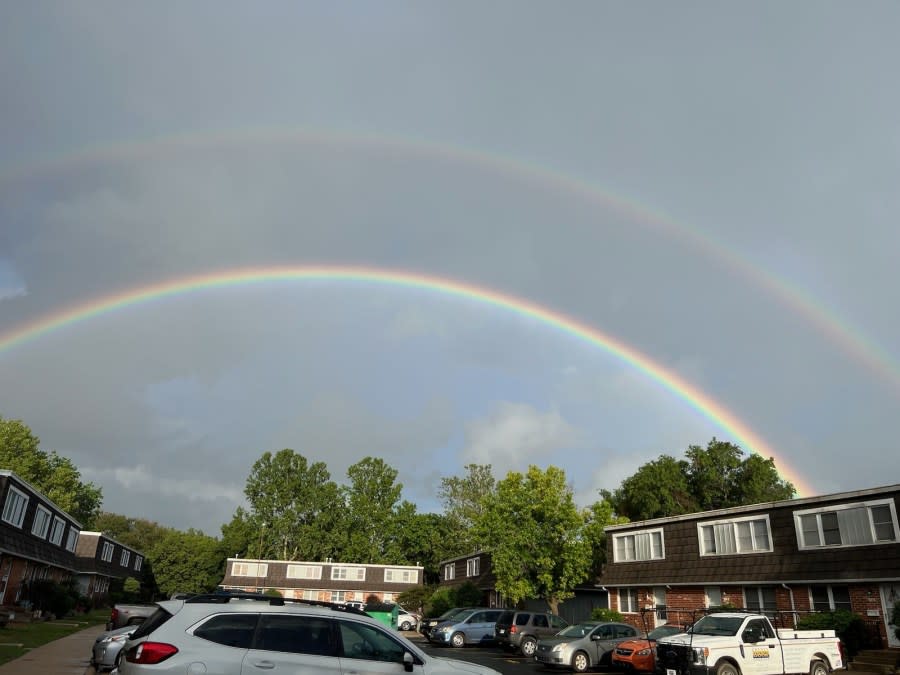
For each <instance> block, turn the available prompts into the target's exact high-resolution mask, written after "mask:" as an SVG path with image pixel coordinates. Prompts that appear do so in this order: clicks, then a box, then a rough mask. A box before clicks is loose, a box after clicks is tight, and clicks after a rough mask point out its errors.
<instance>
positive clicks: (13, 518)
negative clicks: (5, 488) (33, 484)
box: [3, 485, 28, 527]
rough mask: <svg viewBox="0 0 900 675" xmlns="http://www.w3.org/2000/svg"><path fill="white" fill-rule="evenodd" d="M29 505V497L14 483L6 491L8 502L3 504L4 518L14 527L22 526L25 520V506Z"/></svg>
mask: <svg viewBox="0 0 900 675" xmlns="http://www.w3.org/2000/svg"><path fill="white" fill-rule="evenodd" d="M27 506H28V497H27V496H26V495H25V493H24V492H20V491H19V490H17V489H16V488H14V487H13V486H12V485H10V486H9V492H7V493H6V502H4V504H3V520H5V521H6V522H7V523H9V524H10V525H12V526H13V527H22V521H23V520H25V508H26V507H27Z"/></svg>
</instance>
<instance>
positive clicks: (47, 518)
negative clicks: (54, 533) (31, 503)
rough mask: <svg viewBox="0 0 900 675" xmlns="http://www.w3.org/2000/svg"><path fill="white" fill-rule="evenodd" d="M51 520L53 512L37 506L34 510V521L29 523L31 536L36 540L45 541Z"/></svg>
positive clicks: (40, 505) (41, 505) (39, 505)
mask: <svg viewBox="0 0 900 675" xmlns="http://www.w3.org/2000/svg"><path fill="white" fill-rule="evenodd" d="M52 520H53V511H51V510H50V509H48V508H47V507H46V506H44V505H43V504H38V505H37V508H36V509H35V510H34V520H33V521H32V522H31V534H33V535H34V536H35V537H37V538H38V539H46V538H47V532H49V531H50V522H51V521H52Z"/></svg>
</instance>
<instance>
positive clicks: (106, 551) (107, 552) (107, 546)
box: [100, 541, 116, 562]
mask: <svg viewBox="0 0 900 675" xmlns="http://www.w3.org/2000/svg"><path fill="white" fill-rule="evenodd" d="M115 548H116V547H115V546H113V545H112V544H111V543H109V542H108V541H104V542H103V552H102V553H101V554H100V560H105V561H106V562H112V559H113V551H114V550H115Z"/></svg>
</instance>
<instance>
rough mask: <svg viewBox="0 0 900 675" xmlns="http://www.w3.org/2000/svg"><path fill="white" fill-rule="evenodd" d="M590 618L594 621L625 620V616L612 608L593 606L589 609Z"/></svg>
mask: <svg viewBox="0 0 900 675" xmlns="http://www.w3.org/2000/svg"><path fill="white" fill-rule="evenodd" d="M591 619H593V620H594V621H617V622H620V623H621V622H622V621H624V620H625V617H624V616H622V614H620V613H619V612H617V611H616V610H614V609H607V608H606V607H594V609H593V610H592V611H591Z"/></svg>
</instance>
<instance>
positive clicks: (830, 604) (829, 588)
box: [809, 584, 853, 612]
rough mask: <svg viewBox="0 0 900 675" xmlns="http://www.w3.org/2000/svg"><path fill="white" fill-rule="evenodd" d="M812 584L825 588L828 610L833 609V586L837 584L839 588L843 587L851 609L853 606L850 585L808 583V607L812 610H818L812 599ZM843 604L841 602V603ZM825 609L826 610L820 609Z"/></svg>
mask: <svg viewBox="0 0 900 675" xmlns="http://www.w3.org/2000/svg"><path fill="white" fill-rule="evenodd" d="M813 586H818V587H822V588H824V589H825V592H826V594H827V595H828V610H827V611H830V612H834V611H835V603H834V587H835V586H838V587H839V588H843V589H844V590H845V591H846V592H847V600H848V601H849V604H850V607H851V611H852V607H853V596H852V595H851V594H850V587H849V586H847V585H846V584H810V585H809V607H810V609H811V610H813V611H819V610H817V609H816V608H815V600H813ZM842 604H843V603H842ZM822 611H826V610H822Z"/></svg>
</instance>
